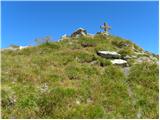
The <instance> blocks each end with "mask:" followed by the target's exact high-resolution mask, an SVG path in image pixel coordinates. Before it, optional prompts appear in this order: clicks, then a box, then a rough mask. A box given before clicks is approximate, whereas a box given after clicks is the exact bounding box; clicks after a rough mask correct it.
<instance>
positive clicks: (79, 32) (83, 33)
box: [71, 28, 87, 37]
mask: <svg viewBox="0 0 160 120" xmlns="http://www.w3.org/2000/svg"><path fill="white" fill-rule="evenodd" d="M80 36H87V31H86V30H85V29H83V28H78V29H77V30H76V31H75V32H73V33H72V34H71V37H80Z"/></svg>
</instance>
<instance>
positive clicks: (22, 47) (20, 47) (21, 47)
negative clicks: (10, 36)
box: [19, 46, 29, 50]
mask: <svg viewBox="0 0 160 120" xmlns="http://www.w3.org/2000/svg"><path fill="white" fill-rule="evenodd" d="M28 47H29V46H19V49H20V50H22V49H24V48H28Z"/></svg>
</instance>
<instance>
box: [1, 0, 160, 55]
mask: <svg viewBox="0 0 160 120" xmlns="http://www.w3.org/2000/svg"><path fill="white" fill-rule="evenodd" d="M1 15H2V19H1V20H2V46H1V47H2V48H4V47H8V46H9V45H10V44H17V45H34V39H35V38H41V37H45V36H48V35H50V36H52V38H53V39H54V40H58V39H59V38H60V36H61V35H63V34H68V35H70V34H71V33H72V32H73V31H74V30H75V29H77V28H78V27H83V28H85V29H87V31H88V32H89V33H93V34H94V33H96V32H98V31H101V30H100V27H99V26H100V25H101V24H103V22H108V24H109V25H110V26H111V27H112V30H111V31H110V33H111V34H113V35H116V36H121V37H123V38H126V39H129V40H131V41H133V42H134V43H136V44H138V45H139V46H141V47H142V48H144V49H145V50H148V51H151V52H154V53H158V51H159V50H158V34H159V31H158V24H159V23H158V1H155V2H153V1H152V2H151V1H150V2H144V1H143V2H142V1H141V2H113V1H112V2H107V1H106V2H62V1H61V2H53V1H50V2H43V1H42V2H33V1H30V2H29V1H28V2H9V1H6V2H2V13H1Z"/></svg>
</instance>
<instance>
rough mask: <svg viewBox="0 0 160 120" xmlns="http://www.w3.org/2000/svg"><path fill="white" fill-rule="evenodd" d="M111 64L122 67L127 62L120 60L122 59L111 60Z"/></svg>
mask: <svg viewBox="0 0 160 120" xmlns="http://www.w3.org/2000/svg"><path fill="white" fill-rule="evenodd" d="M111 63H112V64H114V65H123V66H126V65H127V61H125V60H122V59H114V60H111Z"/></svg>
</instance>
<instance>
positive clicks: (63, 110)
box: [1, 35, 159, 118]
mask: <svg viewBox="0 0 160 120" xmlns="http://www.w3.org/2000/svg"><path fill="white" fill-rule="evenodd" d="M84 43H85V44H86V43H87V44H93V46H90V47H84V46H82V44H84ZM133 48H135V49H133ZM98 50H111V51H119V52H120V53H123V54H124V55H127V54H132V55H134V54H135V53H134V52H135V51H142V49H141V48H140V47H138V46H136V45H135V44H133V43H131V42H130V41H128V40H124V39H122V38H120V37H115V36H109V37H105V36H103V35H96V36H95V37H94V38H91V37H80V38H70V39H66V40H63V41H59V42H47V43H43V44H40V45H39V46H35V47H29V48H25V49H22V50H16V51H10V50H6V51H3V52H2V55H1V56H2V66H1V67H2V73H1V83H2V88H1V94H2V100H1V101H2V118H158V114H159V113H158V66H157V64H155V63H150V64H148V63H142V64H132V65H131V66H130V67H131V70H130V72H129V75H128V76H126V75H125V74H124V72H123V67H120V66H116V65H112V64H111V63H110V61H109V60H107V59H104V58H101V57H100V56H98V55H97V54H96V51H98ZM133 61H134V60H133Z"/></svg>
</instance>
